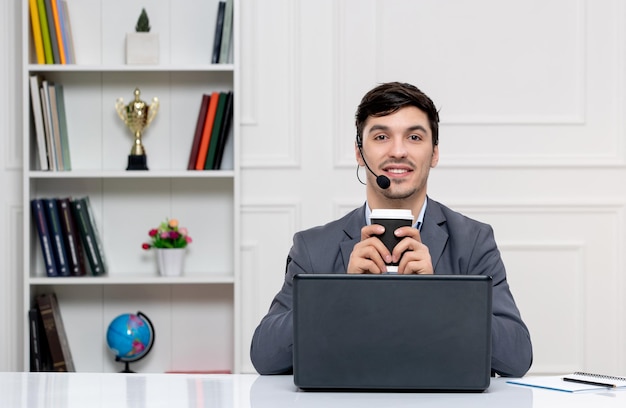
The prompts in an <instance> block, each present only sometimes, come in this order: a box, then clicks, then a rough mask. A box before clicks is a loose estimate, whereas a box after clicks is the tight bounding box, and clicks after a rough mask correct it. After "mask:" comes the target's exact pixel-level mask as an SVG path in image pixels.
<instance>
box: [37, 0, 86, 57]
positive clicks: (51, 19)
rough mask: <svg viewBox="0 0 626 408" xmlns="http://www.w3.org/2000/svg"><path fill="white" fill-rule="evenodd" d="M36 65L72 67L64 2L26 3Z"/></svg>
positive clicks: (57, 0) (69, 35)
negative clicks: (64, 65)
mask: <svg viewBox="0 0 626 408" xmlns="http://www.w3.org/2000/svg"><path fill="white" fill-rule="evenodd" d="M28 1H29V5H28V9H29V12H30V22H31V28H32V34H33V36H32V37H33V45H34V48H35V56H36V58H37V64H75V63H76V57H75V54H74V42H73V40H72V29H71V26H70V16H69V11H68V8H67V2H66V1H65V0H28Z"/></svg>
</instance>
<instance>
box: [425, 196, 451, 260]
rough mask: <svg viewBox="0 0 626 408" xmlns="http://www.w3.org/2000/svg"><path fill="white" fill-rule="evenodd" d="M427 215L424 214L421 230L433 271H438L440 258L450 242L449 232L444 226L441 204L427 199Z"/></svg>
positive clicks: (444, 220)
mask: <svg viewBox="0 0 626 408" xmlns="http://www.w3.org/2000/svg"><path fill="white" fill-rule="evenodd" d="M427 200H428V205H427V206H426V214H424V225H422V229H421V237H422V243H423V244H424V245H426V246H427V247H428V251H429V252H430V259H431V261H432V263H433V269H436V267H437V263H438V262H439V258H441V254H442V253H443V250H444V248H445V247H446V243H447V242H448V232H447V231H446V229H445V228H442V225H443V224H445V222H446V218H445V216H444V215H443V212H442V211H441V207H440V206H439V203H437V202H436V201H433V200H431V199H430V198H427Z"/></svg>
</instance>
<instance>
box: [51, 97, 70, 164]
mask: <svg viewBox="0 0 626 408" xmlns="http://www.w3.org/2000/svg"><path fill="white" fill-rule="evenodd" d="M54 88H55V90H56V102H57V115H58V120H59V139H60V141H61V156H62V157H63V170H66V171H67V170H72V160H71V158H70V141H69V137H68V134H67V118H66V117H65V94H64V93H63V85H61V84H56V85H54Z"/></svg>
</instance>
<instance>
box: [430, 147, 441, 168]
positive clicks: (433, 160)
mask: <svg viewBox="0 0 626 408" xmlns="http://www.w3.org/2000/svg"><path fill="white" fill-rule="evenodd" d="M438 163H439V145H436V146H435V147H434V148H433V157H431V159H430V167H431V168H435V167H437V164H438Z"/></svg>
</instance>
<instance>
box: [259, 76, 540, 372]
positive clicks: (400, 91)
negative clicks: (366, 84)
mask: <svg viewBox="0 0 626 408" xmlns="http://www.w3.org/2000/svg"><path fill="white" fill-rule="evenodd" d="M356 129H357V136H356V139H357V140H356V143H355V155H356V160H357V163H358V165H359V166H365V167H366V169H367V170H368V171H369V172H366V174H367V188H366V195H367V201H366V202H365V204H364V205H363V206H362V207H360V208H357V209H355V210H353V211H352V212H350V213H349V214H347V215H345V216H344V217H342V218H341V219H339V220H336V221H333V222H330V223H328V224H326V225H324V226H320V227H315V228H311V229H309V230H306V231H301V232H298V233H296V234H295V235H294V239H293V246H292V248H291V250H290V252H289V256H288V258H287V271H286V274H285V281H284V284H283V286H282V288H281V290H280V292H279V293H278V294H277V295H276V297H275V298H274V300H273V301H272V304H271V306H270V309H269V312H268V314H267V315H266V316H265V317H264V318H263V319H262V321H261V323H260V324H259V326H258V327H257V329H256V331H255V332H254V336H253V338H252V345H251V349H250V356H251V359H252V363H253V364H254V367H255V368H256V370H257V371H258V372H259V373H260V374H284V373H290V372H291V371H292V345H293V322H292V289H293V287H292V280H293V277H294V275H296V274H298V273H374V274H379V273H385V272H386V270H387V269H386V264H388V263H390V262H399V265H398V273H401V274H432V273H435V274H464V275H470V274H471V275H488V276H491V277H492V278H493V318H492V358H491V369H492V373H494V374H498V375H502V376H514V377H521V376H523V375H524V374H526V372H527V371H528V369H529V368H530V365H531V363H532V346H531V341H530V334H529V332H528V329H527V327H526V325H525V324H524V322H523V321H522V318H521V316H520V313H519V310H518V308H517V306H516V305H515V301H514V300H513V296H512V295H511V292H510V290H509V285H508V283H507V280H506V271H505V268H504V264H503V262H502V259H501V257H500V252H499V250H498V247H497V245H496V242H495V238H494V234H493V230H492V228H491V227H490V226H489V225H487V224H484V223H481V222H478V221H475V220H472V219H470V218H467V217H466V216H464V215H462V214H459V213H457V212H455V211H452V210H451V209H449V208H447V207H445V206H444V205H442V204H440V203H438V202H436V201H434V200H432V199H431V198H430V197H428V196H427V182H428V175H429V172H430V169H431V168H434V167H435V166H436V165H437V163H438V160H439V148H438V141H439V114H438V112H437V109H436V108H435V105H434V103H433V102H432V100H431V99H430V98H429V97H428V96H427V95H425V94H424V93H423V92H421V91H420V90H419V89H417V88H416V87H415V86H413V85H410V84H403V83H397V82H391V83H385V84H381V85H379V86H377V87H376V88H374V89H372V90H371V91H369V92H368V93H367V94H366V95H365V96H364V97H363V99H362V100H361V103H360V105H359V107H358V109H357V112H356ZM378 208H381V209H384V208H399V209H410V210H411V212H412V213H413V215H414V216H415V219H414V223H413V226H412V227H402V228H398V229H397V230H396V231H395V235H396V236H398V237H401V238H402V240H401V241H400V242H399V243H398V244H397V245H396V247H395V248H393V251H391V252H390V251H389V250H387V248H386V247H385V245H384V244H383V243H382V241H381V240H380V239H379V238H378V237H377V236H378V235H380V234H381V233H382V232H383V231H384V227H383V226H381V225H377V224H370V223H369V214H370V212H371V210H372V209H378ZM338 313H341V311H338Z"/></svg>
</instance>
